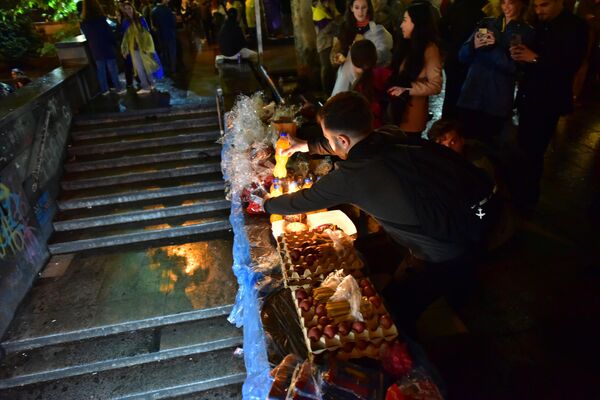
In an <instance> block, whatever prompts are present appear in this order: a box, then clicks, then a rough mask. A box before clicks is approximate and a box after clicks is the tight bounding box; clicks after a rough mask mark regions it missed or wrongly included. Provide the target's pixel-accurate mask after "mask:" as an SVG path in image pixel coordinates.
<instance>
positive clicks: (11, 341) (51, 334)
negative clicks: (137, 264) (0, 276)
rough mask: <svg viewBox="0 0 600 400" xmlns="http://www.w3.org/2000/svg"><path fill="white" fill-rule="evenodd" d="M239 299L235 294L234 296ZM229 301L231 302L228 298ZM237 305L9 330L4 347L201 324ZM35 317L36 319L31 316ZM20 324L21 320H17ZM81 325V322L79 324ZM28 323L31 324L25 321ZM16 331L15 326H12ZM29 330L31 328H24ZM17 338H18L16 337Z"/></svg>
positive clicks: (11, 350) (62, 342)
mask: <svg viewBox="0 0 600 400" xmlns="http://www.w3.org/2000/svg"><path fill="white" fill-rule="evenodd" d="M232 297H235V293H232ZM224 300H225V301H226V302H227V301H228V300H229V299H227V298H226V299H224ZM232 309H233V305H231V304H224V305H217V306H214V307H208V308H203V309H198V310H193V311H186V312H179V313H176V314H169V315H165V314H163V313H160V314H159V315H155V316H149V317H148V318H144V319H137V320H126V321H118V322H117V323H114V324H107V325H101V326H83V327H79V328H77V327H71V328H70V329H66V330H60V329H59V330H51V329H50V328H51V326H50V327H49V329H47V330H46V331H43V332H40V334H39V335H33V336H27V335H24V336H22V335H21V334H19V333H17V332H16V331H15V332H13V331H9V332H8V336H9V337H8V338H7V339H6V340H5V341H4V342H2V347H3V348H4V350H6V352H7V353H22V352H26V351H32V350H34V349H38V348H41V347H44V346H55V345H65V344H66V343H71V342H76V341H80V340H86V339H97V338H100V337H103V336H108V335H117V334H126V333H128V332H134V331H142V330H147V329H153V328H158V327H161V326H168V325H174V324H181V323H186V322H193V321H200V320H205V319H211V318H218V317H227V316H228V315H229V314H230V313H231V310H232ZM48 315H50V316H57V315H59V314H58V313H48ZM30 318H33V317H30ZM17 322H19V321H17ZM75 322H80V321H75ZM25 323H26V324H27V323H28V322H25ZM11 328H12V327H11ZM24 329H27V328H24ZM12 335H14V337H12Z"/></svg>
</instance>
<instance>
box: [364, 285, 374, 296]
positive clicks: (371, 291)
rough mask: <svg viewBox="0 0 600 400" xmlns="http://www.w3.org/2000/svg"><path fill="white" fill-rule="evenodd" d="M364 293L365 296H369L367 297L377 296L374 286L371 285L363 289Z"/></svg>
mask: <svg viewBox="0 0 600 400" xmlns="http://www.w3.org/2000/svg"><path fill="white" fill-rule="evenodd" d="M362 294H363V296H367V297H371V296H375V294H376V293H375V289H373V286H371V285H369V286H365V287H364V288H363V290H362Z"/></svg>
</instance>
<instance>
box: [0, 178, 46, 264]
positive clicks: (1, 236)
mask: <svg viewBox="0 0 600 400" xmlns="http://www.w3.org/2000/svg"><path fill="white" fill-rule="evenodd" d="M39 248H40V246H39V243H38V239H37V237H36V236H35V232H34V229H33V228H32V227H31V226H29V224H28V221H27V204H26V203H25V202H23V201H22V199H21V196H20V195H19V194H18V193H14V192H12V191H11V190H10V189H9V187H8V186H6V185H5V184H3V183H0V260H4V259H5V258H7V257H9V256H13V255H17V254H22V255H23V256H24V257H25V259H26V260H27V261H29V262H30V263H34V262H35V260H36V259H37V257H38V250H39Z"/></svg>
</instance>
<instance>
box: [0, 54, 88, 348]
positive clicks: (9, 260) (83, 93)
mask: <svg viewBox="0 0 600 400" xmlns="http://www.w3.org/2000/svg"><path fill="white" fill-rule="evenodd" d="M93 74H94V71H93V70H92V69H91V68H90V67H89V66H82V67H77V68H71V69H66V68H57V69H55V70H54V71H52V72H50V73H49V74H47V75H45V76H44V77H42V78H39V79H37V80H35V81H34V82H32V83H31V84H30V85H28V86H26V87H24V88H23V89H20V90H19V91H17V92H16V93H15V94H13V95H11V96H8V97H5V98H1V99H0V336H2V334H3V333H4V332H5V330H6V328H7V327H8V324H9V323H10V321H11V319H12V317H13V315H14V312H15V310H16V308H17V306H18V305H19V303H20V302H21V300H22V299H23V297H24V296H25V294H26V293H27V291H28V290H29V288H30V287H31V284H32V283H33V281H34V279H35V277H36V275H37V274H38V272H39V271H40V269H41V268H42V267H43V266H44V264H45V262H46V261H47V259H48V257H49V254H48V250H47V246H46V243H47V241H48V239H49V237H50V235H51V234H52V219H53V216H54V214H55V211H56V203H55V198H56V196H57V193H58V182H59V179H60V176H61V174H62V162H63V159H64V155H65V149H66V145H67V141H68V136H69V130H70V125H71V119H72V116H73V113H74V112H76V110H78V109H79V108H80V107H81V106H83V105H84V104H86V103H87V102H88V100H89V98H90V87H92V88H95V86H96V85H95V83H92V82H94V77H93Z"/></svg>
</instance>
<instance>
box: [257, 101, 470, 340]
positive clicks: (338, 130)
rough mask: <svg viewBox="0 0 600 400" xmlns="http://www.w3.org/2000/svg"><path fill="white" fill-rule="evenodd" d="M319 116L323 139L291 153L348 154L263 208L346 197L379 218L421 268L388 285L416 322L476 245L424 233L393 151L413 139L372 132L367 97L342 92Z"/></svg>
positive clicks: (406, 317)
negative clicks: (393, 164)
mask: <svg viewBox="0 0 600 400" xmlns="http://www.w3.org/2000/svg"><path fill="white" fill-rule="evenodd" d="M319 116H320V123H321V128H322V129H323V136H324V138H323V139H320V140H315V141H311V142H305V141H302V140H299V139H294V140H293V142H292V147H291V148H290V149H288V150H287V151H286V153H285V154H288V155H291V154H293V153H294V152H297V151H300V152H310V153H313V154H315V153H317V154H334V155H337V156H338V157H339V158H341V159H342V161H340V162H337V163H336V168H335V170H333V171H332V172H330V173H329V174H328V175H325V176H324V177H322V178H321V179H320V180H319V181H318V182H316V183H315V184H314V185H313V186H312V188H310V189H307V190H301V191H299V192H296V193H293V194H289V195H283V196H279V197H275V198H271V199H268V200H266V201H265V203H264V208H265V210H266V211H267V212H268V213H272V214H283V215H287V214H298V213H303V212H307V211H314V210H318V209H323V208H327V207H332V206H335V205H339V204H344V203H345V204H354V205H355V206H356V207H358V208H360V209H361V210H363V211H365V212H367V213H368V214H370V215H371V216H372V217H374V218H375V219H376V220H377V221H378V222H379V223H380V224H381V226H382V227H383V228H384V229H385V230H386V231H387V233H388V234H389V235H390V236H391V238H392V239H393V240H394V241H395V242H396V243H398V244H400V245H402V246H404V247H406V248H408V249H409V250H410V253H411V255H412V259H413V260H417V264H419V268H420V272H419V273H418V274H410V275H411V276H410V277H408V278H407V276H403V279H402V282H396V283H393V284H390V285H389V286H388V287H387V288H386V290H385V291H384V296H385V297H387V299H388V302H389V305H390V307H391V308H392V311H393V312H394V314H395V315H396V317H397V318H399V319H400V320H401V321H402V322H403V326H404V327H407V329H410V326H412V325H413V323H414V322H415V321H416V319H417V317H418V316H419V315H420V313H421V312H422V311H423V310H424V309H425V308H426V307H427V305H428V304H430V303H431V302H432V301H434V300H435V299H436V298H437V297H439V296H440V295H442V294H444V293H446V292H447V290H449V289H454V288H456V287H457V284H459V283H462V282H464V281H465V280H466V276H467V274H468V272H469V267H470V265H471V264H470V263H469V261H470V260H469V259H470V255H471V253H470V250H471V249H470V245H469V244H467V243H465V242H464V241H463V240H458V239H457V240H448V239H446V240H440V239H436V238H434V237H432V236H431V235H430V234H428V233H426V232H424V229H423V226H422V224H421V221H420V220H419V218H418V217H417V214H418V213H417V210H416V208H415V203H414V197H413V196H412V194H411V192H412V191H413V190H415V188H413V187H411V185H410V184H408V183H407V179H406V176H402V173H401V172H398V171H397V170H395V169H394V168H393V167H391V166H390V164H389V162H390V160H391V159H392V158H393V157H394V154H391V153H393V152H389V149H390V148H391V147H393V146H394V145H395V144H402V145H406V144H407V139H406V137H405V135H404V134H403V133H402V132H401V131H399V130H398V129H397V128H396V129H395V130H393V129H392V130H389V131H388V132H384V131H381V130H380V131H375V132H373V131H372V121H373V116H372V114H371V112H370V107H369V103H368V101H367V100H366V99H365V98H364V97H363V96H361V95H360V94H358V93H356V92H343V93H339V94H337V95H336V96H334V97H332V98H331V99H329V100H328V101H327V103H326V104H325V106H324V107H323V108H322V109H321V110H320V112H319ZM429 145H431V146H435V149H432V150H435V151H433V153H436V152H439V151H442V152H448V156H449V157H456V162H457V163H465V164H468V163H467V162H466V161H464V160H463V159H462V158H460V157H458V156H456V155H455V154H454V153H453V152H452V151H451V150H449V149H446V148H444V147H442V146H439V145H437V144H435V143H429ZM409 146H410V145H409ZM415 146H417V145H415ZM425 147H426V146H425ZM388 153H389V155H388ZM436 154H437V153H436ZM469 167H470V166H469ZM431 172H433V173H435V172H436V171H431Z"/></svg>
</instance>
